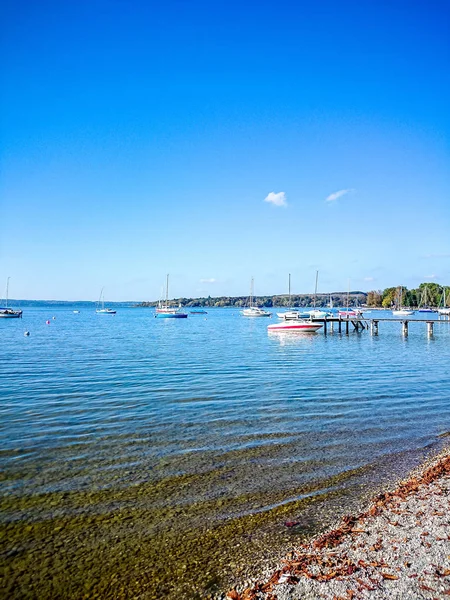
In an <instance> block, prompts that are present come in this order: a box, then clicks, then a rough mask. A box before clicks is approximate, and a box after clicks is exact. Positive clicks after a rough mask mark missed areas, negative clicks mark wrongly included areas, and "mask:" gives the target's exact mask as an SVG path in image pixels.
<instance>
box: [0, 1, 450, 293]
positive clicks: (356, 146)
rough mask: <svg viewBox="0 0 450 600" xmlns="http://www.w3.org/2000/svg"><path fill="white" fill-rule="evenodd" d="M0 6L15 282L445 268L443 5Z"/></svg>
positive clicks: (177, 281)
mask: <svg viewBox="0 0 450 600" xmlns="http://www.w3.org/2000/svg"><path fill="white" fill-rule="evenodd" d="M2 7H3V8H2V9H1V11H2V14H1V22H2V25H1V29H2V40H1V55H0V56H1V82H0V83H1V89H2V91H1V98H0V119H1V123H0V127H1V129H0V134H1V149H0V159H1V181H0V204H1V207H0V288H1V287H2V285H3V284H2V283H1V281H2V280H3V281H5V282H6V278H7V277H8V276H10V277H11V280H10V291H9V294H10V298H23V299H61V300H96V299H97V298H98V296H99V293H100V289H101V288H102V287H104V288H105V292H104V293H105V299H107V300H111V301H122V300H137V301H140V300H154V299H157V298H159V297H160V294H161V288H162V286H163V285H164V281H165V275H166V273H169V274H170V289H169V295H170V296H171V297H196V296H208V295H211V296H221V295H227V296H235V295H246V294H248V291H249V288H250V280H251V277H254V281H255V284H254V285H255V294H257V295H258V294H260V295H263V294H282V293H286V292H287V286H288V274H289V273H291V278H292V291H293V293H308V292H312V291H313V290H314V285H315V275H316V271H319V286H318V289H319V292H331V291H339V290H346V289H347V288H348V285H349V282H350V286H351V289H354V290H356V289H360V290H371V289H382V288H385V287H388V286H394V285H400V284H401V285H406V286H408V287H409V288H411V287H415V286H417V285H418V284H419V283H421V282H422V281H436V282H437V283H441V284H447V285H450V142H449V140H450V135H449V134H450V111H449V106H450V75H449V73H450V69H449V64H450V2H448V0H442V1H439V0H430V1H427V2H425V1H420V2H419V1H415V0H389V1H387V0H363V1H361V0H341V1H339V2H336V0H321V1H320V2H317V1H313V0H309V1H303V0H296V1H286V0H278V1H277V2H274V1H273V0H271V1H267V0H259V1H258V2H256V0H254V1H251V2H250V1H248V0H247V1H246V0H239V1H237V0H226V1H222V0H215V1H214V2H211V1H210V0H208V1H202V0H198V1H197V0H190V1H187V0H183V1H182V0H164V1H163V0H160V1H159V2H153V1H152V0H147V1H143V0H142V1H141V0H80V1H77V2H60V1H59V0H58V1H47V0H42V1H41V2H34V1H30V0H24V1H23V2H20V3H18V2H15V1H14V0H5V2H4V3H3V4H2ZM1 293H2V292H1V290H0V294H1Z"/></svg>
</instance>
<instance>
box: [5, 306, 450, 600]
mask: <svg viewBox="0 0 450 600" xmlns="http://www.w3.org/2000/svg"><path fill="white" fill-rule="evenodd" d="M52 316H55V317H56V319H54V320H53V319H52ZM47 320H50V325H48V324H47V323H46V321H47ZM267 324H268V320H265V319H260V320H258V319H255V320H251V319H245V318H243V317H241V316H240V315H239V313H238V311H235V310H232V309H216V310H214V309H211V310H209V311H208V315H207V318H191V317H189V318H188V319H182V320H171V319H168V320H166V319H154V317H153V311H151V310H144V309H121V310H119V311H118V312H117V315H116V316H115V317H99V316H98V315H95V313H94V312H93V311H88V310H86V309H85V310H83V309H81V310H80V314H74V313H73V312H72V309H71V308H69V309H65V310H62V309H55V308H48V309H45V308H39V309H26V310H25V311H24V317H23V321H22V322H12V321H5V320H3V322H0V335H1V338H2V350H3V356H4V357H5V360H3V361H2V362H1V364H0V395H1V397H2V398H3V401H2V404H1V405H0V427H1V435H2V449H1V453H0V467H1V469H2V473H3V486H2V489H3V501H2V509H3V511H2V515H3V516H2V519H3V524H4V525H5V527H6V539H7V540H8V546H9V548H10V549H14V548H15V550H14V552H13V553H12V554H10V555H9V558H8V561H9V563H8V564H10V566H11V569H12V571H11V573H12V575H11V578H10V580H11V582H12V583H11V585H12V587H11V589H10V593H9V597H20V594H21V593H22V594H23V593H25V590H27V589H28V590H29V589H32V590H34V592H35V595H36V596H38V597H41V598H45V597H52V593H53V597H55V594H56V595H58V594H57V593H56V592H55V589H56V588H57V586H58V585H61V586H62V587H61V590H62V591H61V594H63V595H65V597H74V598H77V597H80V589H81V588H83V586H85V587H86V588H87V590H88V591H86V593H88V592H90V593H92V594H94V592H95V593H98V594H100V595H101V594H103V595H105V594H106V595H107V594H109V595H110V596H114V597H117V598H119V597H127V593H128V594H129V593H131V592H130V590H131V589H132V588H133V586H137V588H138V590H139V593H141V594H142V595H143V597H148V598H158V597H167V598H171V597H173V598H184V597H186V598H192V597H193V590H194V589H195V590H196V593H199V594H200V595H201V597H203V596H202V594H204V588H201V589H200V588H197V587H196V586H198V585H200V583H198V581H200V582H205V581H206V583H205V585H209V586H210V588H208V589H211V590H212V589H213V588H214V586H215V585H218V583H217V582H218V581H219V579H220V581H223V578H224V577H225V578H226V577H229V576H231V575H230V574H231V573H234V574H236V573H237V570H238V566H236V568H235V570H234V571H233V568H231V567H230V566H229V565H230V563H232V564H236V565H239V564H241V563H244V562H245V561H248V562H251V561H253V562H255V564H256V563H257V561H258V556H262V555H264V554H265V553H266V550H267V548H266V546H267V539H269V538H270V544H271V545H274V544H276V542H277V541H278V542H279V543H280V544H282V543H286V537H285V536H286V535H289V536H292V535H293V532H289V533H288V534H286V532H285V531H284V529H283V527H282V523H283V519H285V518H287V517H288V516H289V515H290V516H293V517H295V518H296V520H300V521H301V522H302V523H304V524H305V526H304V529H303V530H302V531H303V532H304V533H306V532H307V531H310V528H311V527H313V526H314V523H320V522H321V521H322V522H326V520H327V518H329V519H332V517H333V515H335V514H336V511H339V510H340V509H341V508H342V507H344V506H345V505H347V504H348V503H349V502H350V501H351V498H356V497H360V496H361V494H362V493H365V491H367V489H369V488H370V486H371V485H375V480H374V479H373V477H372V475H370V473H369V471H368V470H367V469H368V466H370V465H374V464H375V463H377V464H378V463H381V462H382V461H384V460H386V457H387V456H394V455H395V456H409V455H410V454H409V453H411V452H413V451H416V450H417V449H423V448H426V447H427V446H428V445H430V444H433V443H434V442H435V441H436V439H437V436H438V435H439V434H442V433H445V432H446V431H449V430H450V402H449V400H450V372H449V369H448V364H449V362H450V345H449V341H450V327H449V324H448V323H447V324H439V325H436V326H435V336H434V338H431V339H430V338H427V336H426V325H425V323H415V324H413V325H411V326H410V328H409V336H408V338H406V339H405V338H404V337H403V336H402V335H401V331H400V325H399V324H398V323H395V322H394V323H380V328H379V331H380V334H379V336H378V337H371V336H370V334H369V333H368V332H363V333H359V334H357V333H354V334H353V333H351V334H350V335H345V334H344V333H343V334H341V335H340V334H338V333H337V331H336V329H337V328H335V331H334V333H330V332H329V334H328V335H327V336H325V335H324V334H323V332H322V331H321V330H319V332H317V333H314V334H311V333H308V334H305V333H301V332H270V333H268V331H267ZM25 329H27V330H29V331H30V333H31V336H30V337H29V338H25V337H24V336H23V331H24V330H25ZM408 464H409V463H408ZM342 495H344V496H345V498H346V500H345V502H343V501H342ZM325 498H326V499H327V503H325ZM333 498H334V499H335V501H334V500H333ZM328 502H331V504H328ZM333 502H334V504H333ZM325 506H332V507H333V508H332V509H327V510H329V512H328V513H327V512H326V511H325ZM312 507H314V510H313V511H312ZM320 507H324V508H320ZM308 511H312V512H308ZM321 511H322V512H321ZM333 511H334V512H333ZM319 515H320V519H319V517H318V516H319ZM280 523H281V526H280ZM265 536H268V537H267V539H266V537H265ZM250 537H251V539H252V550H251V552H250V550H249V547H248V544H247V542H246V541H245V540H247V541H248V539H249V538H250ZM61 540H62V542H64V543H63V545H61V543H62V542H61ZM68 540H69V541H70V543H69V542H68ZM111 540H115V541H114V543H110V542H111ZM236 540H240V541H239V544H240V545H239V546H238V545H237V542H236ZM66 542H67V544H66ZM86 548H89V550H88V551H87V550H86ZM36 553H39V556H40V557H43V558H42V560H43V561H44V564H47V563H45V560H48V569H50V571H51V577H50V580H52V581H53V582H54V583H53V585H54V586H56V588H52V589H50V588H49V587H48V581H49V577H48V575H49V572H48V570H47V571H46V570H45V569H43V568H40V567H39V565H42V560H41V562H39V560H36ZM258 553H259V554H258ZM55 557H56V559H57V562H58V561H59V562H58V564H59V565H60V567H61V569H62V570H61V572H64V569H67V572H68V573H71V569H75V570H74V572H73V573H71V576H70V577H71V578H70V583H67V580H66V579H64V578H62V577H59V576H58V575H55V572H59V571H58V569H56V571H55V567H54V561H55ZM80 561H81V562H84V563H85V566H84V567H83V569H82V570H81V573H84V575H85V576H84V579H85V581H83V577H81V576H80V575H79V574H77V572H76V566H77V564H78V563H79V562H80ZM52 565H53V566H52ZM183 565H184V566H183ZM212 565H215V566H214V567H213V566H212ZM100 566H101V567H102V568H100ZM58 568H59V567H58ZM227 569H228V571H227ZM155 572H156V573H158V575H157V576H155V574H154V573H155ZM23 573H27V575H26V577H25V576H24V575H23ZM112 573H119V574H120V579H121V581H122V582H123V585H124V586H125V583H126V586H125V587H124V589H123V590H122V588H121V587H120V585H119V583H118V582H116V583H114V584H113V583H111V581H112V579H111V576H112V575H111V574H112ZM143 573H153V575H152V576H151V577H150V575H149V576H146V575H143ZM188 573H189V574H188ZM205 573H210V575H209V576H208V577H206V578H205V576H204V574H205ZM46 582H47V583H46ZM136 582H138V583H136ZM196 582H197V583H196ZM208 582H209V583H208ZM201 585H203V583H202V584H201ZM27 586H28V587H27ZM30 586H31V587H30ZM64 586H65V587H64ZM67 586H68V587H67ZM80 586H81V588H80ZM108 586H112V587H108ZM183 586H185V587H183ZM186 586H187V587H186ZM189 586H190V587H189ZM162 589H164V590H165V592H164V596H162V595H161V590H162ZM14 590H15V591H14ZM112 590H113V591H112ZM50 592H51V593H50ZM136 593H137V592H136ZM128 597H129V596H128Z"/></svg>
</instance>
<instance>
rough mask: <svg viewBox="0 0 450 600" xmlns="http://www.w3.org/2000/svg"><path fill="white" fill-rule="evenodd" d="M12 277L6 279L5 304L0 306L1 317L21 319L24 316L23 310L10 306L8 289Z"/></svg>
mask: <svg viewBox="0 0 450 600" xmlns="http://www.w3.org/2000/svg"><path fill="white" fill-rule="evenodd" d="M10 279H11V278H10V277H8V278H7V280H6V293H5V306H1V307H0V317H1V318H3V319H20V318H22V311H21V310H19V309H14V308H11V307H9V306H8V291H9V280H10Z"/></svg>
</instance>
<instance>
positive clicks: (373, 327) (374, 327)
mask: <svg viewBox="0 0 450 600" xmlns="http://www.w3.org/2000/svg"><path fill="white" fill-rule="evenodd" d="M370 335H378V321H370Z"/></svg>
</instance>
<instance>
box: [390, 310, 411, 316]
mask: <svg viewBox="0 0 450 600" xmlns="http://www.w3.org/2000/svg"><path fill="white" fill-rule="evenodd" d="M392 314H393V315H396V316H398V317H407V316H409V315H413V314H414V311H413V310H393V311H392Z"/></svg>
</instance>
